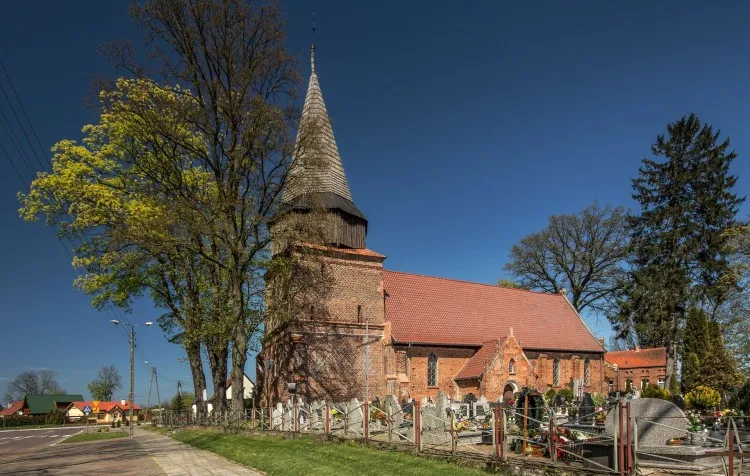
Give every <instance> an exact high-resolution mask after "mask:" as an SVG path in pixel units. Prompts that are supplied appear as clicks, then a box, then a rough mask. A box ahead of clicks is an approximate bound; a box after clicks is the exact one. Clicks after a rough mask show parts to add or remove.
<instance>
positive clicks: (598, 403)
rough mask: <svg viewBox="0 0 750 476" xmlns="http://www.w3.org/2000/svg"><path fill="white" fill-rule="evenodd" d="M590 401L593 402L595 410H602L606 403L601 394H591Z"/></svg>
mask: <svg viewBox="0 0 750 476" xmlns="http://www.w3.org/2000/svg"><path fill="white" fill-rule="evenodd" d="M591 399H592V400H593V401H594V406H595V407H596V408H604V404H605V403H606V401H607V397H606V396H605V395H604V394H602V393H594V394H591Z"/></svg>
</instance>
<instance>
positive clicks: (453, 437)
mask: <svg viewBox="0 0 750 476" xmlns="http://www.w3.org/2000/svg"><path fill="white" fill-rule="evenodd" d="M455 452H456V412H454V411H451V453H455Z"/></svg>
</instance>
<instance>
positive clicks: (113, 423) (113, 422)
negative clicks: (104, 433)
mask: <svg viewBox="0 0 750 476" xmlns="http://www.w3.org/2000/svg"><path fill="white" fill-rule="evenodd" d="M114 427H115V421H114V420H112V428H114Z"/></svg>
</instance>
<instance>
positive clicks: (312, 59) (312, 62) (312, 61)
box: [310, 12, 315, 74]
mask: <svg viewBox="0 0 750 476" xmlns="http://www.w3.org/2000/svg"><path fill="white" fill-rule="evenodd" d="M310 68H311V72H312V74H315V12H313V16H312V45H311V46H310Z"/></svg>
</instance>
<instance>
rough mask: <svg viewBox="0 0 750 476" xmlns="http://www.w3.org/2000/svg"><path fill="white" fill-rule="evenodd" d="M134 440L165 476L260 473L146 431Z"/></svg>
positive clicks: (255, 475)
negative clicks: (166, 475) (160, 468)
mask: <svg viewBox="0 0 750 476" xmlns="http://www.w3.org/2000/svg"><path fill="white" fill-rule="evenodd" d="M136 439H137V440H138V442H139V443H140V444H141V447H143V448H144V449H145V450H146V451H147V452H148V454H149V455H150V456H151V457H152V458H153V459H154V461H156V463H157V464H158V465H159V466H161V467H162V469H163V470H164V472H165V473H166V474H168V475H196V476H199V475H216V476H235V475H236V476H261V475H262V474H263V473H260V472H258V471H255V470H252V469H249V468H246V467H244V466H241V465H239V464H236V463H233V462H231V461H229V460H227V459H225V458H222V457H221V456H218V455H215V454H213V453H211V452H208V451H203V450H199V449H197V448H193V447H192V446H189V445H186V444H184V443H180V442H179V441H176V440H173V439H172V438H169V437H166V436H164V435H159V434H157V433H152V432H150V431H148V430H140V429H139V430H138V431H137V434H136Z"/></svg>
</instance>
